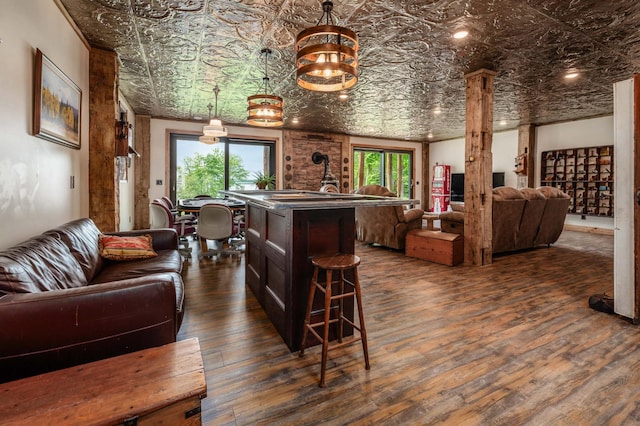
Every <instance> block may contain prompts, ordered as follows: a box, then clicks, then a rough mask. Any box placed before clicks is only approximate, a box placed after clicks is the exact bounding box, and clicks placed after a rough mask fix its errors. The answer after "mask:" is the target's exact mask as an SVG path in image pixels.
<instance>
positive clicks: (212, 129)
mask: <svg viewBox="0 0 640 426" xmlns="http://www.w3.org/2000/svg"><path fill="white" fill-rule="evenodd" d="M219 93H220V88H219V87H218V85H217V84H216V87H214V88H213V94H214V95H215V96H216V115H215V116H214V117H213V118H211V109H212V108H213V105H211V102H209V105H207V108H208V109H209V125H208V126H204V127H203V128H202V133H203V135H202V136H200V138H199V141H200V142H202V143H204V144H207V145H213V144H215V143H218V142H220V140H219V139H218V138H219V137H220V136H227V129H226V128H225V127H222V121H220V119H219V118H218V94H219Z"/></svg>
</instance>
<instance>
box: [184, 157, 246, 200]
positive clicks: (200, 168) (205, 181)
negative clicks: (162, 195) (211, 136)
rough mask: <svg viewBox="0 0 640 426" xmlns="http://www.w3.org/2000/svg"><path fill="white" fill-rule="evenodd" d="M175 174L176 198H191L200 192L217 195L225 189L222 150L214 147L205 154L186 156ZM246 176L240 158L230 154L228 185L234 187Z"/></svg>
mask: <svg viewBox="0 0 640 426" xmlns="http://www.w3.org/2000/svg"><path fill="white" fill-rule="evenodd" d="M177 175H178V179H177V180H178V184H177V188H176V198H177V199H179V200H180V199H185V198H193V197H195V196H196V195H201V194H206V195H211V196H214V197H215V196H217V195H218V191H221V190H224V189H225V188H224V151H222V150H220V149H215V148H214V149H213V150H212V151H211V152H210V153H209V154H206V155H202V154H198V153H196V154H195V155H193V156H192V157H186V158H185V159H184V161H183V164H182V165H178V167H177ZM248 177H249V171H248V170H246V169H245V168H244V166H243V163H242V158H241V157H240V156H238V155H230V156H229V187H230V188H233V187H235V186H236V184H237V183H239V182H241V181H246V180H247V178H248Z"/></svg>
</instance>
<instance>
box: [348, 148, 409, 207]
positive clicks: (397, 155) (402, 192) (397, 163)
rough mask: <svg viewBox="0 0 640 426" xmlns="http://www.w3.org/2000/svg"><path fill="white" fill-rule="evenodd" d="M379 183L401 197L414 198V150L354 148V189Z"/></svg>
mask: <svg viewBox="0 0 640 426" xmlns="http://www.w3.org/2000/svg"><path fill="white" fill-rule="evenodd" d="M371 184H378V185H381V186H384V187H386V188H388V189H389V190H390V191H392V192H395V193H396V194H397V195H398V196H399V197H403V198H413V152H412V151H401V150H392V149H386V148H384V149H375V148H354V150H353V189H354V190H357V189H358V188H360V187H362V186H364V185H371Z"/></svg>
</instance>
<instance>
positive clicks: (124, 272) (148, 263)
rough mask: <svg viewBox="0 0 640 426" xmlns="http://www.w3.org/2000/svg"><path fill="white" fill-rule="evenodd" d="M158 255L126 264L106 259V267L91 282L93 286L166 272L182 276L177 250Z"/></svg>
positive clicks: (159, 252) (159, 251)
mask: <svg viewBox="0 0 640 426" xmlns="http://www.w3.org/2000/svg"><path fill="white" fill-rule="evenodd" d="M157 253H158V255H157V256H156V257H151V258H148V259H136V260H128V261H126V262H122V261H115V260H107V259H105V263H104V267H103V268H102V270H101V271H100V272H99V273H98V275H96V277H95V278H94V279H93V281H91V284H100V283H106V282H111V281H120V280H126V279H129V278H138V277H144V276H147V275H150V274H158V273H165V272H175V273H177V274H180V270H181V268H182V259H181V258H180V253H179V252H178V251H177V250H158V252H157Z"/></svg>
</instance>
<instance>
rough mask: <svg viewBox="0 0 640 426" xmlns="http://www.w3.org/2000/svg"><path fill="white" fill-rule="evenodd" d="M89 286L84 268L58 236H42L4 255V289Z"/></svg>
mask: <svg viewBox="0 0 640 426" xmlns="http://www.w3.org/2000/svg"><path fill="white" fill-rule="evenodd" d="M86 285H87V280H86V278H85V275H84V273H83V271H82V268H81V267H80V265H79V264H78V262H77V261H76V259H75V258H74V257H73V255H72V254H71V251H70V250H69V248H68V247H67V245H66V244H65V243H63V242H62V241H61V240H60V238H59V237H58V236H56V235H39V236H37V237H34V238H31V239H30V240H27V241H25V242H22V243H20V244H18V245H16V246H14V247H11V248H9V249H7V250H5V251H3V252H2V255H0V292H4V293H36V292H42V291H50V290H62V289H66V288H74V287H82V286H86Z"/></svg>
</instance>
